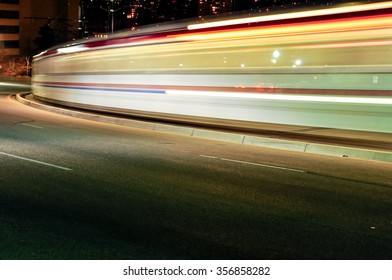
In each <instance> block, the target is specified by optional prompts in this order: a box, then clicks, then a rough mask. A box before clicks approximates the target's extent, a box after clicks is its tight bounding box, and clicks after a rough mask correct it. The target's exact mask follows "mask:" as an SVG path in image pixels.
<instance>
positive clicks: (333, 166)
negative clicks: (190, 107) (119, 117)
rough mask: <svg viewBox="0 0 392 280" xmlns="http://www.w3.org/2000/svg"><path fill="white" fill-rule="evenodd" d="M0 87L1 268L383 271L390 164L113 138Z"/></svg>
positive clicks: (391, 209) (391, 212) (166, 138)
mask: <svg viewBox="0 0 392 280" xmlns="http://www.w3.org/2000/svg"><path fill="white" fill-rule="evenodd" d="M26 90H28V89H26V88H18V87H10V86H6V85H4V84H0V92H1V95H0V252H1V253H0V258H2V259H391V258H392V250H391V248H392V179H391V174H392V164H390V163H389V164H388V163H379V162H372V161H363V160H353V159H349V158H336V157H327V156H318V155H312V154H305V153H296V152H288V151H282V150H274V149H266V148H260V147H254V146H246V145H238V144H230V143H225V142H219V141H212V140H205V139H198V138H196V137H185V136H178V135H171V134H168V133H161V132H156V131H145V130H141V129H136V128H129V127H120V126H115V125H109V124H102V123H97V122H92V121H86V120H80V119H75V118H71V117H66V116H61V115H56V114H53V113H48V112H44V111H40V110H37V109H33V108H30V107H27V106H24V105H22V104H20V103H18V102H16V101H15V100H13V99H12V98H11V97H10V96H9V95H10V93H14V92H18V91H26Z"/></svg>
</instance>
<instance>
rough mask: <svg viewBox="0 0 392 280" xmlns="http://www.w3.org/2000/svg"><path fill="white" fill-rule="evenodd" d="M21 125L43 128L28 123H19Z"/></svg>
mask: <svg viewBox="0 0 392 280" xmlns="http://www.w3.org/2000/svg"><path fill="white" fill-rule="evenodd" d="M21 125H24V126H29V127H34V128H40V129H43V127H40V126H38V125H33V124H28V123H21Z"/></svg>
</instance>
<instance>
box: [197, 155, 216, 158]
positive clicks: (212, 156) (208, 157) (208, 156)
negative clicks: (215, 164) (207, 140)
mask: <svg viewBox="0 0 392 280" xmlns="http://www.w3.org/2000/svg"><path fill="white" fill-rule="evenodd" d="M200 156H201V157H205V158H213V159H216V158H217V157H214V156H206V155H200Z"/></svg>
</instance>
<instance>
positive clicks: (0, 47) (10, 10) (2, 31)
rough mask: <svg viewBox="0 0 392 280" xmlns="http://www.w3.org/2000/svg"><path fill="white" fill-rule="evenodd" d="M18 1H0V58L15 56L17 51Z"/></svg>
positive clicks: (18, 51)
mask: <svg viewBox="0 0 392 280" xmlns="http://www.w3.org/2000/svg"><path fill="white" fill-rule="evenodd" d="M19 29H20V8H19V0H0V56H1V57H4V56H15V55H19V54H20V50H19V45H20V42H19V39H20V37H19Z"/></svg>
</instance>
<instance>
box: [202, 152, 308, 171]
mask: <svg viewBox="0 0 392 280" xmlns="http://www.w3.org/2000/svg"><path fill="white" fill-rule="evenodd" d="M200 156H201V157H204V158H211V159H218V160H223V161H228V162H234V163H240V164H247V165H254V166H261V167H266V168H274V169H280V170H286V171H292V172H298V173H305V172H306V171H305V170H301V169H294V168H287V167H282V166H276V165H269V164H262V163H256V162H249V161H242V160H236V159H229V158H219V157H215V156H208V155H200Z"/></svg>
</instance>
